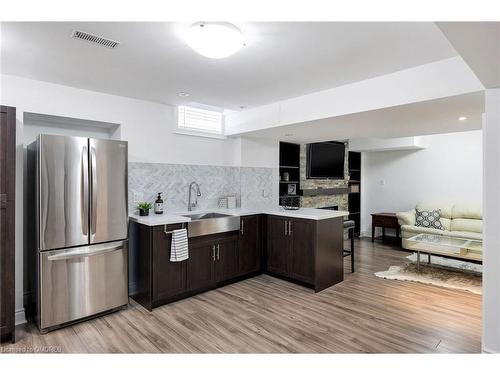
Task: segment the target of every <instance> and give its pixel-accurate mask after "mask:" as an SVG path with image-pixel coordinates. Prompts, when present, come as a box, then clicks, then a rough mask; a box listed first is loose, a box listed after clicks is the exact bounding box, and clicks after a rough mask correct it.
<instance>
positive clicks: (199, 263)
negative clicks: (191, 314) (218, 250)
mask: <svg viewBox="0 0 500 375" xmlns="http://www.w3.org/2000/svg"><path fill="white" fill-rule="evenodd" d="M215 260H216V255H215V244H214V243H213V241H210V240H209V241H207V240H204V239H201V240H199V239H196V240H192V241H191V240H190V241H189V259H188V261H187V285H188V290H189V291H195V290H200V289H208V288H211V287H213V286H214V284H215V277H214V274H215V272H214V270H215Z"/></svg>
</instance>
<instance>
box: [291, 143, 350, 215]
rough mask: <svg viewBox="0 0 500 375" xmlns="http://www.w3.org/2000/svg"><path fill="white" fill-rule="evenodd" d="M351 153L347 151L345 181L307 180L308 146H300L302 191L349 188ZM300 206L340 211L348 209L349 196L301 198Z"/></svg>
mask: <svg viewBox="0 0 500 375" xmlns="http://www.w3.org/2000/svg"><path fill="white" fill-rule="evenodd" d="M348 157H349V152H348V150H347V149H346V153H345V159H344V176H345V179H344V180H329V179H321V180H316V179H310V180H308V179H307V178H306V175H307V174H306V173H307V171H306V168H307V164H306V145H305V144H302V145H300V188H301V189H317V188H335V187H347V186H348V181H349V180H348V176H349V164H348ZM300 205H301V206H302V207H311V208H321V207H327V206H339V210H347V209H348V207H347V206H348V195H347V194H336V195H317V196H314V197H301V198H300Z"/></svg>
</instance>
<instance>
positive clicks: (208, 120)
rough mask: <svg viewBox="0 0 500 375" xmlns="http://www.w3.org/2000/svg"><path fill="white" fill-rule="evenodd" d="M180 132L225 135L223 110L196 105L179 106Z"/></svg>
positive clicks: (211, 135) (199, 134)
mask: <svg viewBox="0 0 500 375" xmlns="http://www.w3.org/2000/svg"><path fill="white" fill-rule="evenodd" d="M176 133H178V134H187V135H198V136H205V137H214V138H225V137H224V135H223V134H224V115H223V113H222V112H221V111H216V110H213V109H207V108H202V107H201V106H200V107H194V106H185V105H180V106H178V107H177V131H176Z"/></svg>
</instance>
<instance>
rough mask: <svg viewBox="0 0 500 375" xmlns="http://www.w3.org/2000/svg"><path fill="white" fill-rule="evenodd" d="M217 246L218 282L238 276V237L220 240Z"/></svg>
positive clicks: (216, 267) (233, 236)
mask: <svg viewBox="0 0 500 375" xmlns="http://www.w3.org/2000/svg"><path fill="white" fill-rule="evenodd" d="M215 246H216V263H215V269H216V276H217V281H218V282H220V281H226V280H229V279H232V278H234V277H236V276H238V236H237V235H232V236H231V237H227V238H224V239H220V240H218V241H217V244H216V245H215Z"/></svg>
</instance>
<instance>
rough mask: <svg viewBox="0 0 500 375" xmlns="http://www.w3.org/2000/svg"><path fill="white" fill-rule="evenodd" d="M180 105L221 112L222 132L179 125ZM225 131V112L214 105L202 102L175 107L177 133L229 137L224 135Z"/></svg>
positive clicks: (220, 137)
mask: <svg viewBox="0 0 500 375" xmlns="http://www.w3.org/2000/svg"><path fill="white" fill-rule="evenodd" d="M179 107H190V108H195V109H203V110H207V111H213V112H219V113H220V114H221V130H220V132H211V131H204V130H201V129H200V130H198V129H191V128H184V127H180V126H179ZM224 131H225V116H224V112H223V111H222V110H220V109H218V108H217V109H216V108H214V107H210V106H206V105H201V104H190V105H178V106H176V107H175V131H174V133H175V134H181V135H190V136H196V137H207V138H217V139H227V137H226V136H225V135H224Z"/></svg>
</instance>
